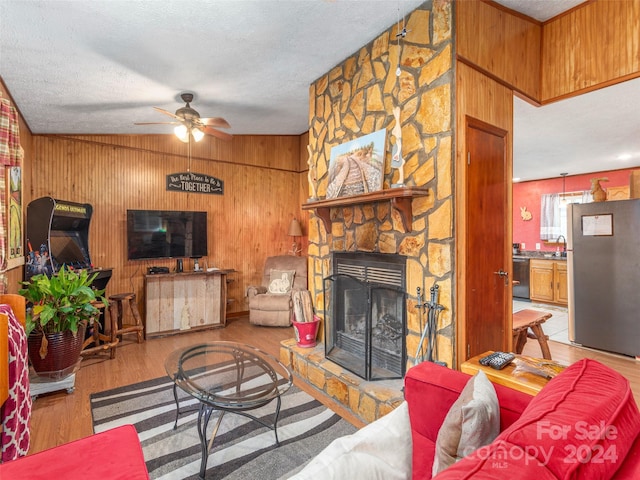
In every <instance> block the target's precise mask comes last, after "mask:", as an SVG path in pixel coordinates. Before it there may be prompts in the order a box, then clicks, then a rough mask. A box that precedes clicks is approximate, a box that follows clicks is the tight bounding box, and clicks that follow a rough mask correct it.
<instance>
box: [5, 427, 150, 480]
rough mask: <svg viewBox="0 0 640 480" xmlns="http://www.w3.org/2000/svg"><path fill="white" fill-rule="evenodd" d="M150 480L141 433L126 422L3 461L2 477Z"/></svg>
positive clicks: (13, 478)
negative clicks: (125, 423) (100, 431)
mask: <svg viewBox="0 0 640 480" xmlns="http://www.w3.org/2000/svg"><path fill="white" fill-rule="evenodd" d="M88 478H99V479H100V480H148V479H149V474H148V473H147V466H146V465H145V463H144V457H143V455H142V448H141V446H140V441H139V440H138V434H137V433H136V429H135V428H134V426H133V425H124V426H122V427H117V428H113V429H111V430H107V431H105V432H102V433H97V434H95V435H90V436H88V437H85V438H82V439H80V440H76V441H75V442H69V443H65V444H63V445H60V446H58V447H54V448H50V449H48V450H44V451H42V452H38V453H35V454H33V455H27V456H26V457H21V458H19V459H17V460H12V461H10V462H6V463H2V464H0V479H2V480H5V479H7V480H9V479H11V480H51V479H57V480H86V479H88Z"/></svg>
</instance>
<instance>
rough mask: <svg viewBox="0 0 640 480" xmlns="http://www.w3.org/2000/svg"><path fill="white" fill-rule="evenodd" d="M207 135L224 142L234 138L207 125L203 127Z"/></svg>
mask: <svg viewBox="0 0 640 480" xmlns="http://www.w3.org/2000/svg"><path fill="white" fill-rule="evenodd" d="M203 130H204V132H205V133H208V134H209V135H213V136H214V137H218V138H220V139H222V140H231V138H232V136H231V135H229V134H228V133H224V132H221V131H220V130H216V129H215V128H211V127H207V126H206V125H205V126H204V127H203Z"/></svg>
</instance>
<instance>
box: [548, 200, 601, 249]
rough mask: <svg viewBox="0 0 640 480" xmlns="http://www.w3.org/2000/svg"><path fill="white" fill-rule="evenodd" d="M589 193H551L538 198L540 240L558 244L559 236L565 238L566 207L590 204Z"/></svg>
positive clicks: (566, 228)
mask: <svg viewBox="0 0 640 480" xmlns="http://www.w3.org/2000/svg"><path fill="white" fill-rule="evenodd" d="M591 201H592V198H591V192H590V191H589V190H585V191H583V192H568V193H564V194H561V193H551V194H546V195H542V196H541V198H540V239H541V240H544V241H546V242H548V243H562V242H558V238H560V236H561V235H563V236H564V238H567V230H568V226H567V205H569V204H571V203H590V202H591Z"/></svg>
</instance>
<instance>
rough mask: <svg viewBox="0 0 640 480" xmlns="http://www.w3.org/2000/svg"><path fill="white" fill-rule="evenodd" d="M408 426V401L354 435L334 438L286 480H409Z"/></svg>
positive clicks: (409, 441) (409, 431)
mask: <svg viewBox="0 0 640 480" xmlns="http://www.w3.org/2000/svg"><path fill="white" fill-rule="evenodd" d="M411 454H412V443H411V426H410V424H409V408H408V407H407V402H403V403H401V404H400V405H399V406H398V407H397V408H396V409H395V410H393V411H392V412H390V413H388V414H387V415H385V416H384V417H382V418H380V419H378V420H376V421H375V422H372V423H370V424H369V425H367V426H365V427H363V428H361V429H360V430H358V431H357V432H356V433H354V434H353V435H347V436H345V437H341V438H337V439H335V440H334V441H333V442H331V443H330V444H329V445H328V446H327V448H325V449H324V450H323V451H322V452H320V453H319V454H318V455H317V456H316V457H315V458H313V459H312V460H311V461H310V462H309V463H308V464H307V465H306V466H305V467H304V468H303V469H302V470H301V471H300V472H299V473H298V474H297V475H294V476H293V477H289V480H347V479H360V478H362V479H367V480H376V479H379V480H409V479H410V478H411Z"/></svg>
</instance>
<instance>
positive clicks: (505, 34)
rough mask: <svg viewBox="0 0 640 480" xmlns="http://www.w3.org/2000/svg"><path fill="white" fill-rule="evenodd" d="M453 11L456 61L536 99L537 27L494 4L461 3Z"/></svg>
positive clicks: (538, 44) (539, 27)
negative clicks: (454, 16)
mask: <svg viewBox="0 0 640 480" xmlns="http://www.w3.org/2000/svg"><path fill="white" fill-rule="evenodd" d="M455 8H456V55H457V56H458V59H460V60H462V61H464V62H465V63H469V64H472V65H474V66H475V67H476V68H478V69H479V70H481V71H483V72H484V73H485V74H487V75H489V76H491V77H493V78H497V79H500V80H501V81H502V82H504V83H506V84H508V85H510V86H511V87H512V88H513V89H514V90H516V91H518V92H520V93H521V94H523V95H525V96H527V97H529V98H531V99H533V100H535V101H537V100H539V99H540V45H541V38H542V29H541V25H540V24H539V23H536V22H534V21H532V20H531V19H526V18H524V17H522V16H518V15H514V14H513V13H509V12H508V11H506V10H505V9H503V8H499V5H497V4H495V3H486V2H483V1H479V0H474V1H468V0H465V1H462V2H455Z"/></svg>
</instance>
